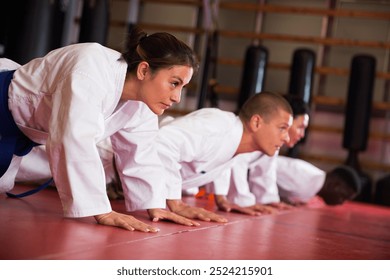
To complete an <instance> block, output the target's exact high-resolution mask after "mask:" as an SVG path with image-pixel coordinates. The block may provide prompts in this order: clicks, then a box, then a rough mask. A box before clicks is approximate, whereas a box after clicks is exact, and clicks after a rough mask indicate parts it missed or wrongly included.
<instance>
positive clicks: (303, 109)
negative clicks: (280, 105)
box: [283, 94, 310, 118]
mask: <svg viewBox="0 0 390 280" xmlns="http://www.w3.org/2000/svg"><path fill="white" fill-rule="evenodd" d="M283 97H284V98H285V99H286V100H287V102H288V103H289V104H290V106H291V108H292V110H293V117H294V118H296V117H297V116H300V115H306V114H307V115H309V113H310V108H309V105H308V104H307V103H306V102H305V101H303V99H302V98H301V97H299V96H296V95H292V94H285V95H283Z"/></svg>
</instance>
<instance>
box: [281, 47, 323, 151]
mask: <svg viewBox="0 0 390 280" xmlns="http://www.w3.org/2000/svg"><path fill="white" fill-rule="evenodd" d="M315 65H316V54H315V52H314V51H312V50H310V49H297V50H295V51H294V54H293V59H292V63H291V68H290V82H289V86H288V93H289V94H292V95H295V96H298V97H300V98H302V100H303V101H304V102H305V103H306V104H308V106H310V104H311V96H312V91H313V80H314V69H315ZM307 132H308V129H306V134H305V137H303V138H302V139H301V141H299V142H298V143H297V144H296V145H295V146H294V147H292V148H290V149H288V151H287V156H289V157H292V158H297V157H298V156H299V143H304V142H305V141H306V137H307Z"/></svg>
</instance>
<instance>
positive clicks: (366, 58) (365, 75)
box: [343, 55, 376, 202]
mask: <svg viewBox="0 0 390 280" xmlns="http://www.w3.org/2000/svg"><path fill="white" fill-rule="evenodd" d="M375 69H376V60H375V58H374V57H373V56H370V55H356V56H354V57H353V58H352V63H351V71H350V77H349V85H348V97H347V104H346V110H345V122H344V137H343V147H344V148H345V149H347V150H348V158H347V160H346V165H349V166H351V167H352V168H354V169H355V170H356V171H357V172H358V173H359V175H360V177H361V180H362V186H363V189H362V193H361V194H360V195H359V196H358V197H357V198H356V200H359V201H363V202H370V201H371V195H372V194H371V184H372V179H371V178H370V177H369V176H368V175H367V174H366V173H364V172H363V171H362V170H361V167H360V163H359V160H358V153H359V152H361V151H365V150H366V148H367V141H368V133H369V124H370V115H371V108H372V98H373V89H374V81H375Z"/></svg>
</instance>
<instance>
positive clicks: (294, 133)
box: [286, 114, 309, 148]
mask: <svg viewBox="0 0 390 280" xmlns="http://www.w3.org/2000/svg"><path fill="white" fill-rule="evenodd" d="M308 125H309V115H308V114H304V115H298V116H296V117H295V118H294V120H293V124H292V126H291V127H290V129H289V131H288V134H289V136H290V141H288V142H287V143H286V145H287V147H289V148H292V147H294V146H295V145H296V144H297V143H298V142H299V140H301V139H302V138H303V137H304V136H305V130H306V128H307V126H308Z"/></svg>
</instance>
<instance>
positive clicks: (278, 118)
mask: <svg viewBox="0 0 390 280" xmlns="http://www.w3.org/2000/svg"><path fill="white" fill-rule="evenodd" d="M292 122H293V118H292V115H291V114H290V113H288V112H286V111H284V110H281V109H279V110H278V111H277V112H276V113H275V114H273V116H271V117H270V118H269V119H268V120H264V119H263V118H261V119H260V126H259V128H258V130H257V131H256V132H255V134H254V138H255V143H256V144H257V147H258V150H259V151H261V152H263V153H265V154H267V155H268V156H273V155H274V154H275V153H276V152H277V151H279V149H280V148H281V147H282V146H283V144H285V143H287V142H289V140H290V139H289V134H288V129H289V128H290V127H291V125H292Z"/></svg>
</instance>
